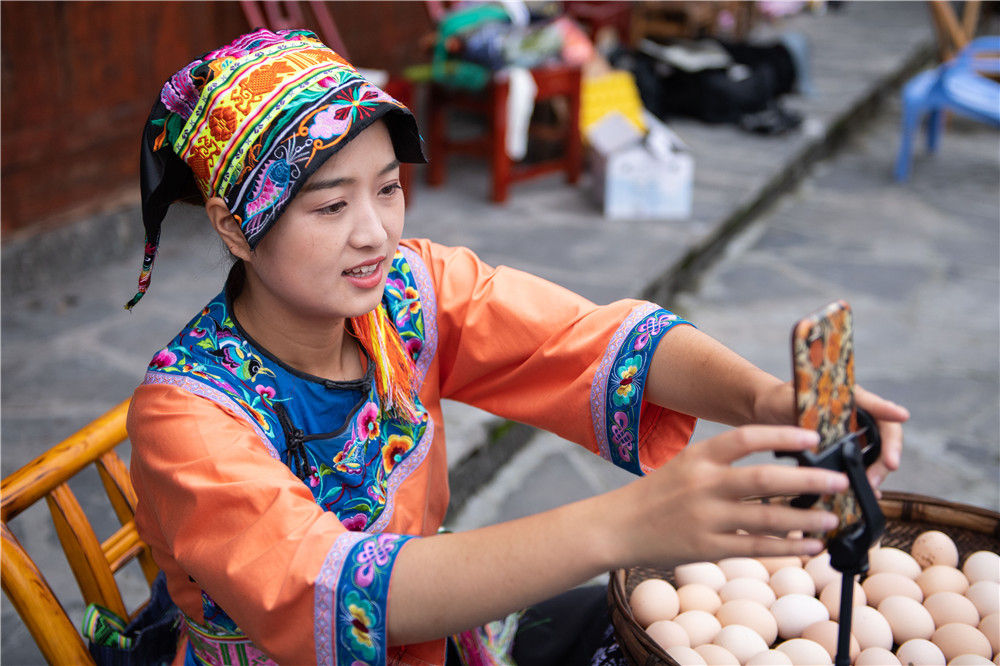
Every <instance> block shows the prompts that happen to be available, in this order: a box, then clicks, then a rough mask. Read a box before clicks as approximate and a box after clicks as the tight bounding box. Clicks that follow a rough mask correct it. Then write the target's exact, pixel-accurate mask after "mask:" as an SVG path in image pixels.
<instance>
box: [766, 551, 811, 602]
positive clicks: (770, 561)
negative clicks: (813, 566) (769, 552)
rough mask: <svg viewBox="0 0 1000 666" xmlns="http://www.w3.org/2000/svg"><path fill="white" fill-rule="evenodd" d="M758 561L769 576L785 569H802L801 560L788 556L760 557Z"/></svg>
mask: <svg viewBox="0 0 1000 666" xmlns="http://www.w3.org/2000/svg"><path fill="white" fill-rule="evenodd" d="M758 559H759V560H760V563H761V564H763V565H764V568H765V569H767V573H768V574H770V575H771V576H773V575H774V572H775V571H781V570H782V569H784V568H785V567H795V568H796V569H801V568H802V560H801V559H800V558H798V557H796V556H795V555H788V556H787V557H761V558H758ZM778 596H781V595H778Z"/></svg>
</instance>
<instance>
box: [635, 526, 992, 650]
mask: <svg viewBox="0 0 1000 666" xmlns="http://www.w3.org/2000/svg"><path fill="white" fill-rule="evenodd" d="M869 562H870V568H869V571H868V573H867V574H866V575H865V577H864V579H863V580H858V579H856V582H855V584H854V585H855V587H854V599H853V601H854V609H853V615H852V619H851V641H850V643H851V647H850V653H851V663H852V664H853V665H854V666H895V665H899V666H908V665H913V666H921V665H925V664H926V665H940V666H979V665H981V666H1000V645H998V643H1000V608H998V606H1000V555H998V554H997V553H993V552H990V551H985V550H983V551H978V552H975V553H973V554H971V555H969V556H968V557H967V558H966V560H965V562H964V563H963V564H962V568H961V569H959V568H958V564H959V561H958V549H957V548H956V547H955V544H954V542H953V541H952V540H951V539H950V538H949V537H948V536H947V535H946V534H944V533H942V532H938V531H930V532H924V533H923V534H921V535H920V536H919V537H917V539H916V540H915V541H914V542H913V546H912V547H911V549H910V552H909V553H907V552H905V551H903V550H900V549H898V548H891V547H875V548H873V549H872V550H871V551H870V552H869ZM841 581H842V574H841V573H840V572H838V571H835V570H834V569H833V568H832V567H831V566H830V556H829V554H828V553H826V552H823V553H820V554H819V555H817V556H815V557H813V558H801V559H800V558H798V557H770V558H766V557H765V558H759V559H751V558H730V559H726V560H720V561H719V562H715V563H713V562H696V563H693V564H685V565H682V566H679V567H677V568H676V569H675V570H674V582H675V583H676V587H675V586H674V585H671V584H670V583H668V582H667V581H665V580H660V579H657V578H650V579H647V580H644V581H642V582H641V583H639V584H638V585H637V586H636V587H635V589H634V590H633V592H632V594H631V596H630V598H629V604H630V606H631V608H632V614H633V616H634V617H635V619H636V621H637V622H638V623H639V624H641V625H642V626H643V627H644V628H645V630H646V633H647V634H648V635H649V637H650V638H652V639H653V640H654V641H656V642H657V644H659V645H660V646H661V647H662V648H663V650H664V651H665V652H666V653H667V654H668V655H670V656H671V657H672V658H673V659H674V661H676V662H677V663H678V664H680V665H681V666H691V665H695V664H698V665H705V666H785V665H787V666H827V665H830V664H832V663H833V659H834V657H835V656H836V649H837V631H838V623H837V620H838V618H839V615H840V586H841ZM991 659H992V661H991Z"/></svg>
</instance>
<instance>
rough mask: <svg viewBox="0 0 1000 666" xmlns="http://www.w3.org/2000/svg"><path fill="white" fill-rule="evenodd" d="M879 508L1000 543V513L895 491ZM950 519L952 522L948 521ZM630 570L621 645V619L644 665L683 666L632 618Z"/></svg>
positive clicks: (617, 573) (617, 598)
mask: <svg viewBox="0 0 1000 666" xmlns="http://www.w3.org/2000/svg"><path fill="white" fill-rule="evenodd" d="M879 506H880V507H881V508H882V510H883V512H884V513H885V514H886V517H887V518H889V519H892V520H897V521H900V522H904V523H906V522H919V521H924V522H934V523H937V524H939V525H942V526H945V527H958V528H961V529H968V530H972V531H976V532H980V533H982V534H986V535H990V536H992V537H993V538H994V539H997V540H1000V513H998V512H996V511H993V510H991V509H986V508H984V507H979V506H974V505H971V504H962V503H959V502H951V501H948V500H944V499H940V498H937V497H931V496H929V495H920V494H918V493H909V492H904V491H891V490H886V491H883V492H882V497H881V498H880V499H879ZM948 520H951V521H952V522H947V521H948ZM627 571H628V570H627V569H615V570H613V571H611V572H610V574H609V576H608V603H609V604H610V605H611V606H612V610H611V616H612V623H613V624H614V625H615V626H614V629H615V633H616V635H618V638H619V642H620V641H621V638H622V637H621V636H620V635H619V628H618V626H617V623H615V622H614V620H616V619H617V618H619V617H620V618H621V621H622V622H624V623H625V625H626V627H627V629H628V630H629V631H630V633H631V636H632V637H633V638H634V639H635V641H636V642H638V643H639V644H640V645H641V647H642V648H643V649H644V650H646V653H647V660H646V662H644V663H645V664H654V663H658V662H655V661H651V659H652V658H654V657H655V658H656V659H658V660H659V663H664V664H667V666H679V664H678V663H677V662H676V661H675V660H674V659H673V658H671V657H670V655H668V654H667V653H666V652H665V651H664V650H663V648H661V647H660V646H659V645H658V644H657V643H656V642H655V641H654V640H653V639H651V638H650V637H649V634H647V633H646V631H645V630H644V629H643V628H642V626H641V625H640V624H639V623H638V622H636V620H635V617H634V616H633V615H632V612H631V609H630V607H629V604H628V599H627V595H626V593H625V577H626V573H627ZM616 611H617V612H616ZM622 647H623V650H622V651H623V652H624V653H625V655H626V657H627V658H628V660H629V661H630V662H631V663H633V664H639V662H637V661H636V657H635V656H634V655H632V654H631V652H630V651H629V650H627V649H624V646H622ZM640 666H641V665H640Z"/></svg>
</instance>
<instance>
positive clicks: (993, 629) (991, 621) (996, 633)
mask: <svg viewBox="0 0 1000 666" xmlns="http://www.w3.org/2000/svg"><path fill="white" fill-rule="evenodd" d="M979 631H981V632H983V636H986V640H988V641H989V642H990V647H991V648H993V654H1000V613H990V614H989V615H987V616H986V617H984V618H983V619H982V621H980V623H979Z"/></svg>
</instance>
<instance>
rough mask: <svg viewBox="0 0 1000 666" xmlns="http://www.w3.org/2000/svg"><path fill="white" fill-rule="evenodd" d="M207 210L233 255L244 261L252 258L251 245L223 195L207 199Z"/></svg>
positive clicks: (209, 217) (216, 230)
mask: <svg viewBox="0 0 1000 666" xmlns="http://www.w3.org/2000/svg"><path fill="white" fill-rule="evenodd" d="M205 212H206V213H207V214H208V219H209V220H210V221H211V222H212V228H214V229H215V233H217V234H219V238H221V239H222V242H223V243H225V244H226V247H227V248H229V251H230V252H231V253H232V254H233V256H234V257H236V258H238V259H243V260H244V261H246V260H248V259H250V245H249V244H248V243H247V239H246V237H244V236H243V230H242V229H240V225H239V224H237V223H236V218H234V217H233V214H232V213H230V212H229V207H228V206H226V202H225V201H223V199H222V197H212V198H211V199H209V200H208V201H206V202H205Z"/></svg>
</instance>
